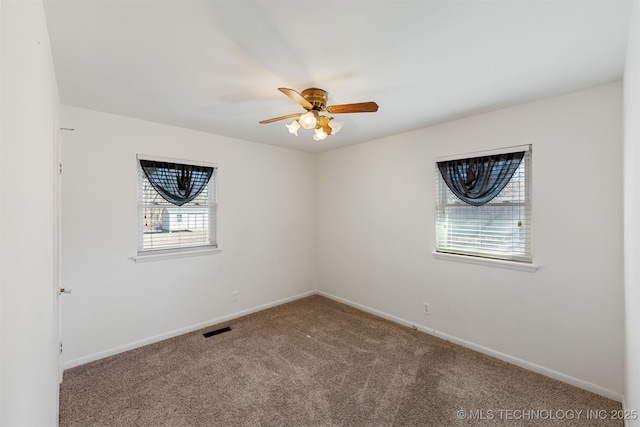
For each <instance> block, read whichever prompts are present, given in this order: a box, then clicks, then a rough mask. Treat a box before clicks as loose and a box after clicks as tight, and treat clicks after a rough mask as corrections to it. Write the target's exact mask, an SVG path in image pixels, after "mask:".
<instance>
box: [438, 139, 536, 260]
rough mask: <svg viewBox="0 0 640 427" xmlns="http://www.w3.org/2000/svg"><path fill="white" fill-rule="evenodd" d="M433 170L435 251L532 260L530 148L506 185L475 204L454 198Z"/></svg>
mask: <svg viewBox="0 0 640 427" xmlns="http://www.w3.org/2000/svg"><path fill="white" fill-rule="evenodd" d="M435 169H436V179H435V181H436V252H443V253H451V254H459V255H469V256H476V257H484V258H494V259H501V260H509V261H518V262H525V263H531V262H532V258H533V256H532V252H533V249H532V235H533V223H532V213H531V211H532V209H531V150H530V149H529V150H527V151H526V152H525V155H524V158H523V159H522V161H521V162H520V166H519V167H518V169H517V170H516V172H515V173H514V175H513V177H512V178H511V180H510V181H509V183H508V184H507V186H506V187H505V188H504V189H503V190H502V191H501V192H500V193H499V194H498V195H497V196H496V197H495V198H494V199H492V200H491V201H490V202H489V203H487V204H485V205H482V206H478V207H475V206H471V205H469V204H467V203H465V202H463V201H462V200H460V199H459V198H458V197H456V196H455V195H454V194H453V192H452V191H451V190H450V189H449V187H448V186H447V184H446V183H445V181H444V179H443V178H442V175H441V174H440V171H439V169H438V168H437V167H436V168H435Z"/></svg>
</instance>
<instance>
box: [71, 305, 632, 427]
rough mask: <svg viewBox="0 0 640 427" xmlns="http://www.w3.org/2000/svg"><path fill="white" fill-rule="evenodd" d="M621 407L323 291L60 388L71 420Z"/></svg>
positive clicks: (493, 418)
mask: <svg viewBox="0 0 640 427" xmlns="http://www.w3.org/2000/svg"><path fill="white" fill-rule="evenodd" d="M225 326H230V327H231V331H229V332H226V333H222V334H219V335H215V336H213V337H210V338H204V337H203V336H202V333H203V332H207V331H210V330H214V329H216V328H219V327H225ZM620 409H621V406H620V404H619V403H617V402H614V401H612V400H609V399H606V398H604V397H601V396H598V395H595V394H593V393H589V392H586V391H584V390H581V389H578V388H575V387H572V386H569V385H567V384H564V383H561V382H558V381H555V380H552V379H550V378H547V377H544V376H541V375H538V374H535V373H533V372H529V371H526V370H524V369H521V368H518V367H516V366H513V365H510V364H508V363H505V362H502V361H499V360H497V359H494V358H491V357H488V356H485V355H482V354H480V353H476V352H474V351H471V350H468V349H466V348H463V347H460V346H457V345H455V344H451V343H449V342H446V341H443V340H440V339H438V338H435V337H433V336H430V335H427V334H424V333H421V332H418V331H415V330H412V329H410V328H407V327H404V326H401V325H397V324H395V323H392V322H389V321H387V320H384V319H380V318H378V317H375V316H372V315H369V314H367V313H363V312H361V311H359V310H356V309H354V308H351V307H349V306H346V305H344V304H340V303H337V302H335V301H332V300H329V299H326V298H323V297H321V296H312V297H309V298H304V299H301V300H298V301H294V302H292V303H289V304H285V305H282V306H279V307H275V308H272V309H269V310H265V311H262V312H260V313H255V314H252V315H249V316H245V317H242V318H240V319H236V320H233V321H230V322H227V323H224V324H222V325H218V326H214V327H210V328H206V329H204V330H201V331H197V332H193V333H189V334H186V335H182V336H179V337H176V338H172V339H169V340H166V341H163V342H160V343H156V344H152V345H149V346H146V347H143V348H139V349H136V350H132V351H129V352H126V353H122V354H119V355H116V356H112V357H109V358H106V359H102V360H99V361H96V362H93V363H89V364H86V365H83V366H79V367H77V368H73V369H70V370H68V371H66V372H65V380H64V382H63V383H62V387H61V392H60V425H61V426H94V425H100V426H392V425H393V426H483V425H501V426H518V425H522V426H538V425H540V426H549V425H558V426H560V425H561V426H570V425H576V426H578V425H579V426H603V425H622V423H621V422H619V421H614V420H612V419H611V416H610V415H611V414H612V412H611V411H617V410H620ZM613 414H614V415H615V412H613Z"/></svg>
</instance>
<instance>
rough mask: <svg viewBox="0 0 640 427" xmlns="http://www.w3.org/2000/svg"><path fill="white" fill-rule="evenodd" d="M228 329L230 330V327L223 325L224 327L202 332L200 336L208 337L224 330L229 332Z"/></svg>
mask: <svg viewBox="0 0 640 427" xmlns="http://www.w3.org/2000/svg"><path fill="white" fill-rule="evenodd" d="M230 330H231V328H230V327H228V326H227V327H224V328H221V329H216V330H215V331H211V332H207V333H204V334H202V336H203V337H205V338H209V337H212V336H214V335H218V334H222V333H224V332H229V331H230Z"/></svg>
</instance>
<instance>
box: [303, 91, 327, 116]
mask: <svg viewBox="0 0 640 427" xmlns="http://www.w3.org/2000/svg"><path fill="white" fill-rule="evenodd" d="M300 95H302V97H303V98H304V99H306V100H307V102H309V103H310V104H311V105H313V109H314V110H316V111H324V109H325V108H326V107H327V91H326V90H323V89H318V88H315V87H312V88H309V89H305V90H303V91H302V93H301V94H300Z"/></svg>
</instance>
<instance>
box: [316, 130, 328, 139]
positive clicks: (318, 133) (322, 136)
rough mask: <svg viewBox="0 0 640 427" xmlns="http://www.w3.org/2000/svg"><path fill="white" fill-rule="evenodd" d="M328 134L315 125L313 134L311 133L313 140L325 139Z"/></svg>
mask: <svg viewBox="0 0 640 427" xmlns="http://www.w3.org/2000/svg"><path fill="white" fill-rule="evenodd" d="M327 136H328V134H327V133H326V132H325V131H324V129H323V128H321V127H317V128H316V130H315V132H314V134H313V140H314V141H324V140H325V139H327Z"/></svg>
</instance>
